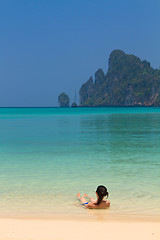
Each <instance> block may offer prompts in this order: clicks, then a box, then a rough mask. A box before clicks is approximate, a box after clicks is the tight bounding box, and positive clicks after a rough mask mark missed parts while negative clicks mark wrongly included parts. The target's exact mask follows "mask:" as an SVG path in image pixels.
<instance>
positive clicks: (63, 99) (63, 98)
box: [58, 92, 70, 107]
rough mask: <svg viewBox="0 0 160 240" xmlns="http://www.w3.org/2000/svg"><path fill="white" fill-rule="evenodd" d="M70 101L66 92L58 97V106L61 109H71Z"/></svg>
mask: <svg viewBox="0 0 160 240" xmlns="http://www.w3.org/2000/svg"><path fill="white" fill-rule="evenodd" d="M69 101H70V99H69V97H68V95H67V94H66V93H64V92H63V93H61V94H60V95H59V96H58V104H59V106H60V107H69Z"/></svg>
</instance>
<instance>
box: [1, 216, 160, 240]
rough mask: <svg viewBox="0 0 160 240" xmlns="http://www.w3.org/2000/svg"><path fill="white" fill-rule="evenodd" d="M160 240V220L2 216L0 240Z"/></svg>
mask: <svg viewBox="0 0 160 240" xmlns="http://www.w3.org/2000/svg"><path fill="white" fill-rule="evenodd" d="M82 239H92V240H93V239H110V240H117V239H123V240H132V239H133V240H135V239H136V240H138V239H141V240H142V239H144V240H159V239H160V222H145V221H143V222H135V221H134V222H133V221H123V222H118V221H109V222H106V221H104V222H103V221H102V222H98V221H85V220H83V221H82V220H81V221H74V220H69V219H68V220H44V219H0V240H82Z"/></svg>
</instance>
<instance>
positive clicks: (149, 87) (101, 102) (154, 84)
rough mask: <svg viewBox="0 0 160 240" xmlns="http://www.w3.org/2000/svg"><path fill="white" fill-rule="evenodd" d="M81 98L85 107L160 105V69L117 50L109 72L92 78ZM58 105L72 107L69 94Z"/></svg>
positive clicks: (99, 73)
mask: <svg viewBox="0 0 160 240" xmlns="http://www.w3.org/2000/svg"><path fill="white" fill-rule="evenodd" d="M79 97H80V104H79V106H81V107H87V106H88V107H92V106H97V107H102V106H104V107H105V106H106V107H107V106H121V107H123V106H160V70H159V69H154V68H152V67H151V66H150V63H149V62H148V61H146V60H143V61H141V59H140V58H138V57H136V56H134V55H129V54H125V53H124V52H123V51H122V50H114V51H113V52H112V53H111V54H110V57H109V63H108V71H107V73H106V74H105V73H104V72H103V70H102V69H98V70H97V71H96V73H95V80H93V77H92V76H91V77H90V78H89V80H88V81H87V82H85V83H84V84H83V85H82V86H81V88H80V90H79ZM61 100H62V101H61ZM58 102H59V105H60V106H63V107H65V106H66V107H68V106H69V97H68V95H67V94H65V93H63V94H60V95H59V97H58ZM64 103H66V104H64ZM72 106H73V104H72Z"/></svg>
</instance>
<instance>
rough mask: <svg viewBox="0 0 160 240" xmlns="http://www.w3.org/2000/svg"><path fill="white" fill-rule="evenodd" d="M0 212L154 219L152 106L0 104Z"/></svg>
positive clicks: (155, 122)
mask: <svg viewBox="0 0 160 240" xmlns="http://www.w3.org/2000/svg"><path fill="white" fill-rule="evenodd" d="M99 184H103V185H106V186H107V188H108V191H109V194H110V196H109V200H110V202H111V207H110V209H109V210H102V211H101V210H100V211H99V212H98V211H97V210H86V209H84V208H82V207H81V206H80V204H79V203H78V201H77V199H76V194H77V193H78V192H81V193H84V192H85V193H88V194H90V195H91V196H94V195H95V189H96V187H97V186H98V185H99ZM0 215H1V216H4V217H11V216H12V217H13V216H18V217H55V216H60V215H65V216H69V215H72V216H80V215H81V216H85V217H87V216H90V217H96V218H105V217H106V216H107V218H108V217H111V216H115V217H116V216H131V215H132V216H137V215H138V216H139V217H143V216H145V217H153V218H157V217H160V108H68V109H62V108H1V109H0Z"/></svg>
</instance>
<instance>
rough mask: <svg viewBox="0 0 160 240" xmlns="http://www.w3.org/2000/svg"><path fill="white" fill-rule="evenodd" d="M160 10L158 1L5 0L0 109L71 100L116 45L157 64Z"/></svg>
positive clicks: (0, 27)
mask: <svg viewBox="0 0 160 240" xmlns="http://www.w3.org/2000/svg"><path fill="white" fill-rule="evenodd" d="M159 13H160V1H159V0H152V1H150V0H134V1H131V0H130V1H129V0H121V1H120V0H112V1H111V0H99V1H98V0H92V1H91V0H85V1H84V0H81V1H76V0H74V1H73V0H68V1H64V0H61V1H60V0H59V1H58V0H56V1H55V0H50V1H49V0H43V1H42V0H19V1H18V0H12V1H11V0H10V1H9V0H1V1H0V107H4V106H42V107H44V106H57V105H58V103H57V98H58V95H59V94H60V93H61V92H63V91H64V92H66V93H67V94H68V95H69V96H70V98H71V102H72V101H73V99H74V94H75V91H76V92H77V95H78V91H79V89H80V87H81V85H82V84H83V83H84V82H86V81H87V80H88V79H89V77H90V76H91V75H94V73H95V71H96V70H97V69H98V68H102V69H103V70H104V72H105V73H106V72H107V68H108V58H109V55H110V53H111V52H112V51H113V50H114V49H121V50H123V51H125V52H126V53H128V54H134V55H136V56H138V57H140V58H141V59H146V60H148V61H149V62H151V65H152V66H153V67H154V68H159V67H160V31H159V29H160V14H159ZM77 102H78V99H77Z"/></svg>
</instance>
